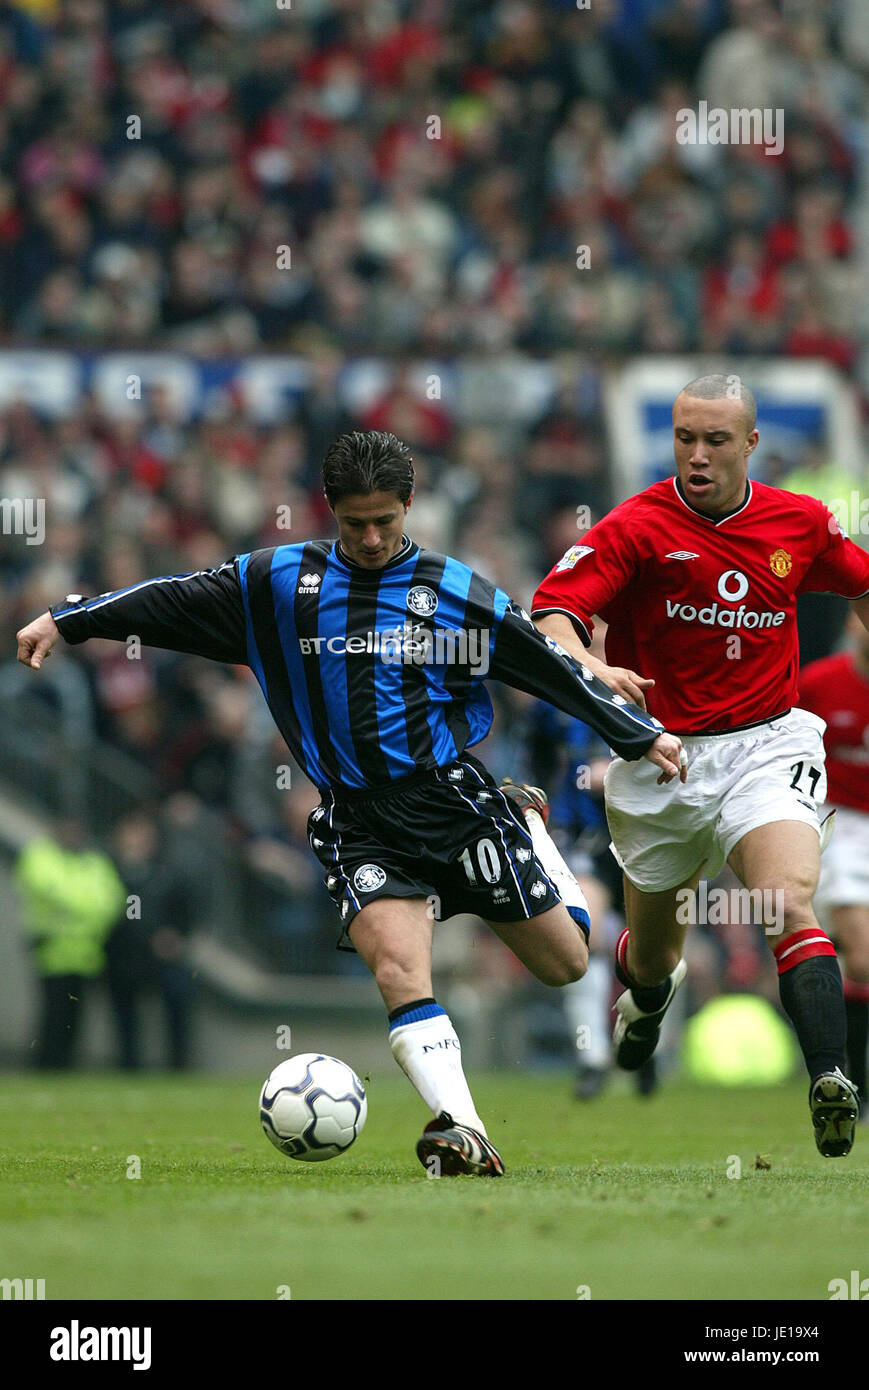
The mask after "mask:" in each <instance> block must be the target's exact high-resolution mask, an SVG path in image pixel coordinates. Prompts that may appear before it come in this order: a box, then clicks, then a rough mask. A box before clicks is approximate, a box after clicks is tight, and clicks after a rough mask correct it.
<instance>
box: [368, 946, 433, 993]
mask: <svg viewBox="0 0 869 1390" xmlns="http://www.w3.org/2000/svg"><path fill="white" fill-rule="evenodd" d="M374 978H375V980H376V981H377V988H378V989H379V990H380V992H381V994H382V995H383V996H384V997H385V998H387V999H395V998H406V999H415V998H417V999H418V998H422V997H423V996H424V995H426V994H427V993H429V992H430V991H429V989H428V988H422V983H421V982H420V980H419V978H418V972H417V971H416V970H415V969H413V968H412V967H411V966H410V965H408V963H407V962H406V961H403V960H401V959H400V958H399V957H396V956H381V958H380V959H379V960H378V961H377V962H376V964H375V967H374Z"/></svg>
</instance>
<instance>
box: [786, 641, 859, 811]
mask: <svg viewBox="0 0 869 1390" xmlns="http://www.w3.org/2000/svg"><path fill="white" fill-rule="evenodd" d="M800 704H801V705H802V707H803V709H810V710H811V711H812V713H813V714H818V715H820V717H821V718H822V719H824V720H826V724H827V732H826V733H825V734H824V747H825V748H826V750H827V759H826V767H827V800H828V801H830V802H832V804H833V805H834V806H852V807H854V809H855V810H857V811H867V812H869V677H866V676H861V674H860V672H859V671H858V670H857V668H856V666H855V665H854V658H853V656H852V655H851V653H850V652H837V653H836V655H835V656H825V657H824V658H823V659H822V660H821V661H813V662H811V664H810V665H809V666H804V667H803V669H802V671H801V672H800Z"/></svg>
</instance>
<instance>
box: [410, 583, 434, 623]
mask: <svg viewBox="0 0 869 1390" xmlns="http://www.w3.org/2000/svg"><path fill="white" fill-rule="evenodd" d="M407 606H408V608H409V609H410V610H411V612H413V613H416V614H418V615H419V617H420V618H428V617H430V616H431V614H432V613H433V612H434V611H435V609H436V608H437V606H438V596H437V594H436V593H435V591H434V589H429V588H428V586H427V585H425V584H415V585H414V587H413V588H412V589H408V591H407Z"/></svg>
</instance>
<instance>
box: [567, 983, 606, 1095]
mask: <svg viewBox="0 0 869 1390" xmlns="http://www.w3.org/2000/svg"><path fill="white" fill-rule="evenodd" d="M611 990H612V971H611V969H610V964H609V961H607V960H605V959H604V957H603V956H592V957H591V958H590V959H589V962H588V970H587V971H586V973H585V974H584V975H583V977H582V979H581V980H576V981H574V983H573V984H570V985H565V986H564V992H563V995H562V997H563V999H564V1013H565V1016H566V1018H567V1025H568V1027H569V1029H570V1036H571V1037H572V1038H573V1040H574V1043H575V1045H576V1060H577V1063H578V1064H579V1065H580V1066H584V1067H595V1068H599V1069H601V1070H603V1069H604V1068H606V1067H608V1066H609V1063H610V1027H609V1002H610V992H611Z"/></svg>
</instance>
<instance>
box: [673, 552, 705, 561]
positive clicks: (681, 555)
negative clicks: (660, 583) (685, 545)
mask: <svg viewBox="0 0 869 1390" xmlns="http://www.w3.org/2000/svg"><path fill="white" fill-rule="evenodd" d="M664 559H665V560H699V559H700V556H699V555H695V554H694V551H693V550H671V551H670V553H669V555H665V556H664Z"/></svg>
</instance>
